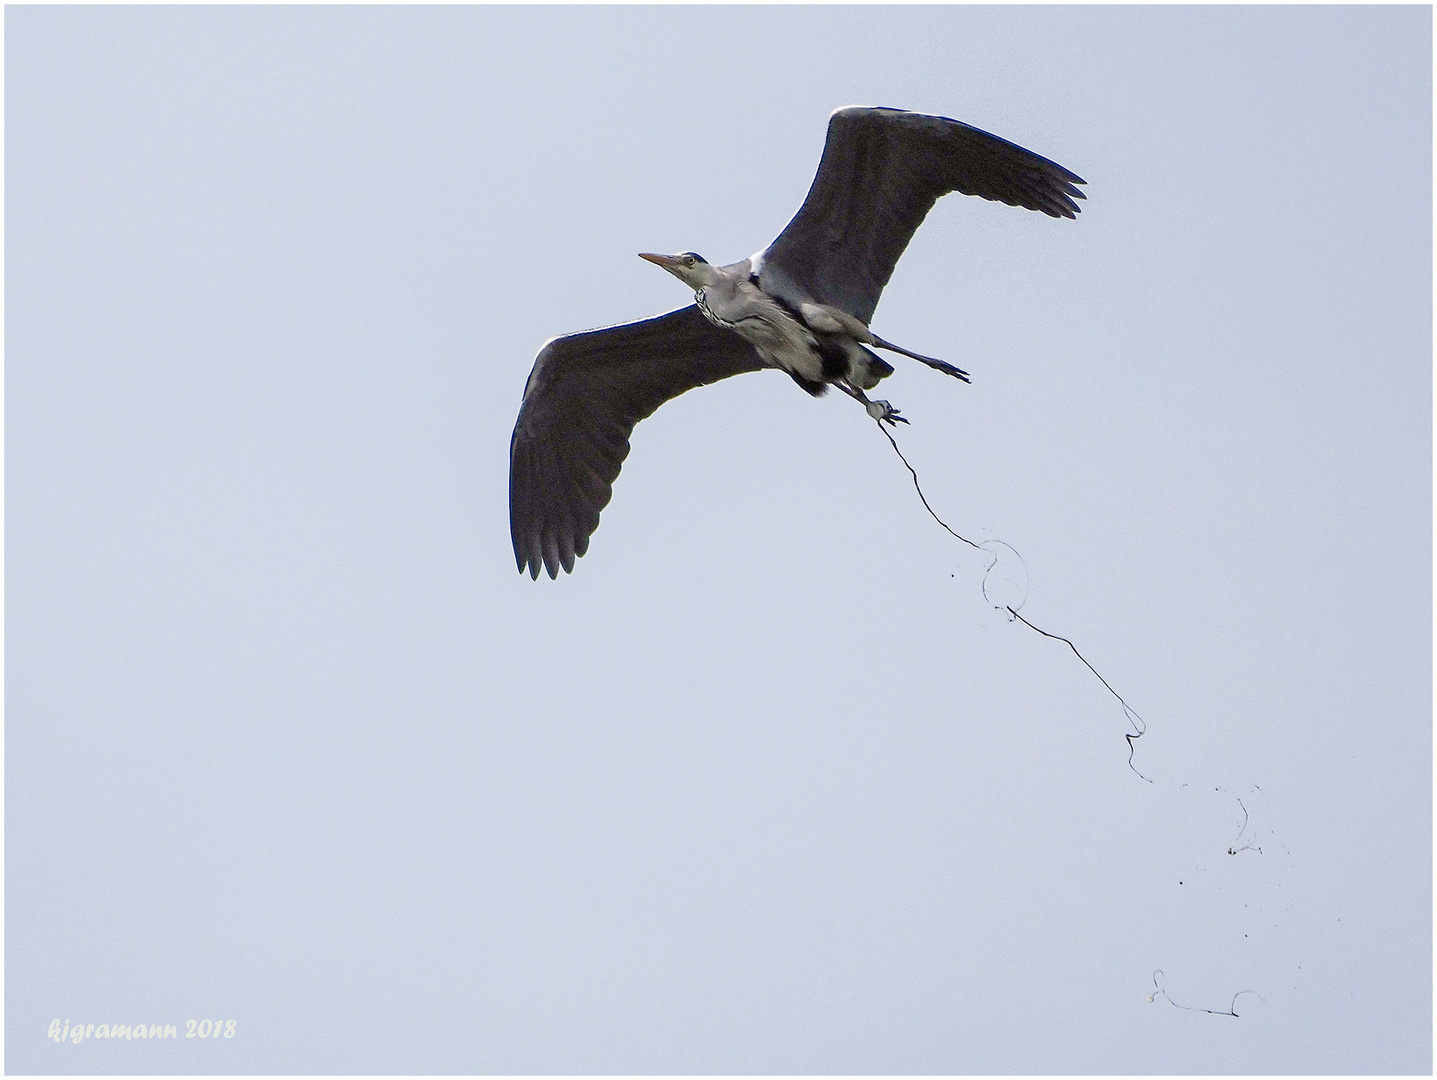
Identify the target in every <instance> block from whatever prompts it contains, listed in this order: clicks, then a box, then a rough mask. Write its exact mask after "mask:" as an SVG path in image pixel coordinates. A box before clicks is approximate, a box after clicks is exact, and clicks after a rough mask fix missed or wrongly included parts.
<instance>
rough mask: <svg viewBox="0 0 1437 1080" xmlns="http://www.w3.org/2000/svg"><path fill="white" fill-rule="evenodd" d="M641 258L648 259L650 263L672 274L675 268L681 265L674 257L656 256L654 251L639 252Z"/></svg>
mask: <svg viewBox="0 0 1437 1080" xmlns="http://www.w3.org/2000/svg"><path fill="white" fill-rule="evenodd" d="M639 258H641V259H647V260H648V261H649V262H651V263H653V264H654V265H655V266H662V267H663V268H664V269H665V270H667V271H669V272H670V273H672V272H673V270H674V267H676V266H678V264H679V261H678V259H676V258H674V257H673V256H672V255H655V254H654V253H653V252H652V251H641V252H639Z"/></svg>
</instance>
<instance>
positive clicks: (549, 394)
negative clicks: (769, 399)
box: [509, 305, 765, 578]
mask: <svg viewBox="0 0 1437 1080" xmlns="http://www.w3.org/2000/svg"><path fill="white" fill-rule="evenodd" d="M764 366H765V365H764V363H763V361H761V360H760V359H759V358H758V354H757V353H756V352H754V350H753V347H752V346H751V345H749V344H748V342H746V341H744V340H743V339H742V338H741V337H739V336H738V335H737V334H733V333H730V332H729V331H727V330H723V329H720V328H719V327H717V326H714V325H713V323H711V322H709V321H708V320H707V319H706V318H704V317H703V314H702V313H701V312H700V311H699V309H698V308H697V307H694V306H693V305H690V306H689V307H686V308H681V309H679V310H678V311H671V312H669V313H668V314H667V315H659V316H657V317H656V318H653V319H644V320H643V321H642V322H634V323H625V324H624V325H622V326H609V327H605V328H604V329H602V330H588V331H585V332H584V333H581V334H569V335H568V336H566V337H560V338H555V339H554V340H552V341H550V342H549V343H548V344H547V345H545V346H544V347H543V348H542V349H540V350H539V356H538V358H537V359H536V360H535V361H534V370H533V371H532V372H531V373H530V375H529V382H528V384H527V385H526V386H525V388H524V402H523V404H522V405H520V406H519V419H518V421H517V422H516V423H515V424H514V436H513V438H512V439H511V440H510V442H509V532H510V535H511V536H512V537H513V540H514V558H515V559H516V560H517V561H518V563H519V571H520V572H521V573H522V572H523V571H525V570H528V571H529V573H530V574H531V575H532V576H533V577H536V578H537V577H538V576H539V568H540V567H541V566H543V567H544V568H545V569H547V570H548V571H549V576H550V577H551V578H553V577H558V576H559V567H561V566H562V567H563V568H564V570H565V572H569V571H572V570H573V569H574V559H575V558H576V557H578V556H580V555H583V554H584V552H586V551H587V550H588V549H589V536H590V535H591V534H592V533H593V531H594V530H595V529H597V528H598V527H599V511H601V510H602V509H603V508H604V507H605V506H607V505H608V502H609V498H610V496H611V494H612V485H613V483H614V479H615V478H616V477H617V476H618V475H619V468H620V467H621V466H622V465H623V463H624V458H626V457H627V456H628V454H629V434H630V433H631V432H632V431H633V430H634V425H635V424H637V423H638V422H639V421H640V420H642V419H643V418H644V417H646V416H648V415H649V414H650V413H652V412H653V411H654V410H655V409H657V408H658V407H659V406H660V405H662V404H663V403H664V402H666V401H668V400H669V399H670V398H674V397H678V396H679V395H680V394H682V393H683V392H684V391H685V390H692V389H694V387H696V386H704V385H706V384H707V383H711V382H717V381H718V380H719V379H726V378H728V377H729V376H730V375H739V374H742V373H743V372H745V371H758V370H759V369H760V368H763V367H764Z"/></svg>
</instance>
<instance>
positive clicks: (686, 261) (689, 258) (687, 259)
mask: <svg viewBox="0 0 1437 1080" xmlns="http://www.w3.org/2000/svg"><path fill="white" fill-rule="evenodd" d="M693 264H694V257H693V256H692V255H688V256H685V257H684V265H685V266H692V265H693Z"/></svg>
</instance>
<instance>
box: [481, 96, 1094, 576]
mask: <svg viewBox="0 0 1437 1080" xmlns="http://www.w3.org/2000/svg"><path fill="white" fill-rule="evenodd" d="M716 182H718V181H717V179H716ZM1080 184H1086V181H1085V180H1083V178H1082V177H1080V176H1078V175H1077V174H1075V173H1072V172H1070V171H1068V170H1067V169H1065V168H1063V167H1062V166H1061V165H1058V164H1057V163H1055V162H1053V161H1050V160H1048V159H1047V158H1045V157H1040V156H1039V155H1037V154H1035V153H1033V152H1032V151H1030V150H1025V149H1024V148H1023V147H1021V146H1018V145H1016V144H1014V143H1011V142H1008V141H1007V140H1006V139H1001V138H999V137H998V136H996V135H993V134H991V133H989V132H987V131H983V130H981V129H979V128H976V127H972V126H971V125H969V124H965V123H963V122H961V121H958V120H952V119H949V118H948V117H944V116H930V115H927V114H924V113H916V112H908V111H905V110H902V109H891V108H870V107H864V106H849V107H844V108H839V109H835V110H834V111H833V113H832V114H831V115H830V116H829V119H828V133H827V137H826V139H825V142H824V147H823V155H822V157H821V158H820V160H819V164H818V172H817V173H816V174H815V175H814V178H813V183H812V185H811V186H810V187H809V190H808V195H807V197H806V198H805V199H804V201H803V204H802V205H801V206H800V207H799V209H798V212H797V213H796V214H794V216H793V219H792V220H791V221H790V222H789V223H788V225H787V226H785V227H784V230H783V231H782V232H781V233H779V234H778V236H777V238H775V239H774V240H773V242H772V243H770V244H769V245H768V246H767V247H766V248H764V249H763V250H761V251H759V252H757V253H755V254H753V255H750V256H749V257H748V258H747V259H743V260H740V261H739V262H736V263H732V264H729V265H725V266H715V265H713V264H711V263H710V262H708V260H706V259H704V258H703V257H702V256H701V255H699V254H697V253H696V252H692V251H686V252H682V253H680V254H676V255H659V254H655V253H653V252H641V253H640V256H639V257H640V258H642V259H645V260H647V261H648V262H651V263H653V264H655V265H656V266H659V267H661V268H662V269H664V270H666V271H668V272H669V273H670V274H672V275H673V276H674V277H676V278H678V279H679V280H680V281H682V282H683V283H684V284H685V285H686V286H688V287H689V288H691V289H692V290H693V294H694V302H693V303H692V304H689V305H688V306H686V307H682V308H679V309H677V310H674V311H670V312H668V313H667V314H664V315H658V316H655V317H653V318H649V319H642V320H640V321H638V322H630V323H623V324H620V325H617V326H606V327H602V328H599V329H597V330H585V331H582V332H580V333H574V334H566V335H562V336H559V337H555V338H551V339H550V340H549V341H547V342H545V343H544V345H543V347H542V348H541V349H540V350H539V354H538V356H537V357H536V358H535V360H534V367H533V369H532V370H531V371H530V373H529V378H528V380H527V381H526V383H525V385H524V394H523V398H522V401H521V403H520V406H519V416H518V419H517V420H516V421H515V424H514V434H513V436H512V438H511V439H510V442H509V531H510V537H511V539H512V540H513V543H514V558H515V560H516V562H517V563H518V566H519V572H520V573H521V574H522V573H524V572H526V571H527V572H528V573H529V575H530V577H532V578H534V579H537V578H538V576H539V571H540V569H544V570H546V571H547V572H548V574H549V577H550V578H557V577H558V576H559V570H560V568H562V569H563V570H564V572H565V573H572V572H573V569H574V561H575V559H576V558H579V557H581V556H583V555H584V554H585V553H586V552H587V551H588V548H589V538H590V537H591V536H592V535H593V533H594V530H595V529H597V528H598V526H599V514H600V512H601V511H602V510H603V509H604V508H605V507H606V506H607V505H608V503H609V500H610V498H611V497H612V494H613V483H614V481H615V479H616V478H617V477H618V475H619V470H620V468H621V467H622V465H623V462H624V459H625V458H626V457H627V456H628V453H629V437H630V435H631V434H632V433H633V430H634V427H635V425H636V424H637V423H638V422H639V421H640V420H642V419H644V418H645V417H647V416H649V415H651V414H652V413H653V412H654V410H655V409H657V408H658V407H659V406H660V405H662V404H663V403H664V402H666V401H669V400H670V399H672V398H675V397H677V396H678V395H679V394H682V393H684V392H686V391H688V390H692V389H695V388H697V387H700V386H706V385H708V384H710V383H714V382H718V381H719V380H720V379H727V378H729V377H730V376H733V375H741V374H744V373H746V372H750V371H761V370H764V369H766V368H773V369H777V370H780V371H783V372H786V373H787V374H788V375H789V376H790V377H791V378H792V379H793V381H794V382H796V383H797V384H798V385H799V386H800V387H801V388H802V389H804V390H805V391H807V392H808V393H809V394H811V395H813V396H815V397H818V396H821V395H822V394H824V393H825V392H826V391H827V390H828V388H829V387H830V386H834V387H837V388H838V389H839V390H840V391H842V392H843V393H845V394H847V395H849V396H850V397H852V398H854V399H856V400H857V401H858V402H859V403H860V404H861V405H863V407H864V408H865V409H866V410H867V412H868V415H869V416H871V417H872V418H873V419H874V420H876V421H878V422H879V423H880V425H881V424H889V425H897V424H900V423H904V424H906V423H908V420H907V419H906V418H905V417H903V416H901V415H900V414H899V411H898V410H897V409H895V408H894V407H893V406H892V405H891V404H890V403H889V402H888V401H886V400H881V399H880V400H874V399H870V398H869V397H868V394H867V392H868V391H869V390H872V389H873V388H874V387H876V386H877V385H878V383H879V382H880V381H881V380H882V379H884V378H886V377H887V376H888V375H890V374H892V372H893V366H892V365H891V364H889V363H888V362H887V361H886V360H884V359H882V358H881V357H880V356H878V355H877V353H875V352H874V351H873V350H874V349H882V350H885V351H888V352H893V353H898V354H900V355H903V356H907V357H910V358H912V359H914V360H918V361H920V362H922V363H924V364H927V365H928V366H929V367H932V368H934V369H936V370H938V371H941V372H943V373H944V374H947V375H950V376H952V377H953V378H955V379H959V380H962V381H963V382H969V381H971V380H970V376H969V374H968V372H966V371H963V370H962V369H961V368H958V367H956V366H954V365H953V364H950V363H947V362H946V361H943V360H937V359H934V358H933V357H930V356H924V355H922V354H921V353H917V352H912V351H910V350H908V349H905V348H901V347H899V346H897V345H894V344H892V343H891V342H888V341H886V340H884V339H883V338H881V337H879V336H878V335H877V334H875V333H874V332H873V331H872V330H871V329H870V328H869V323H870V322H871V321H872V319H873V313H874V310H875V308H876V307H877V305H878V299H879V297H880V295H881V294H882V292H883V288H884V286H885V285H887V284H888V280H889V278H890V277H891V276H892V274H893V269H894V267H895V266H896V265H897V263H898V259H899V257H900V256H901V255H902V254H903V250H904V249H905V248H906V247H907V246H908V242H909V240H910V239H912V237H913V234H914V232H915V231H916V230H917V229H918V226H919V225H920V224H922V222H923V219H924V218H925V217H926V216H927V214H928V211H929V210H931V209H932V207H933V205H934V203H936V202H937V200H938V199H939V198H940V197H942V196H943V195H947V194H948V193H950V192H954V191H956V192H960V193H962V194H964V195H976V196H978V197H980V198H983V199H987V200H990V201H995V202H1002V203H1006V204H1008V205H1009V206H1018V207H1023V208H1024V209H1028V210H1036V211H1039V212H1041V213H1044V214H1047V215H1048V216H1049V217H1053V218H1069V219H1072V218H1075V217H1076V216H1077V214H1078V212H1079V210H1080V207H1079V206H1078V204H1077V202H1076V201H1075V200H1079V199H1083V198H1085V196H1084V194H1083V192H1082V191H1080V190H1079V189H1078V186H1077V185H1080Z"/></svg>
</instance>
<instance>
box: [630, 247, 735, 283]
mask: <svg viewBox="0 0 1437 1080" xmlns="http://www.w3.org/2000/svg"><path fill="white" fill-rule="evenodd" d="M639 258H641V259H648V260H649V262H651V263H653V264H654V265H655V266H662V267H663V268H664V269H665V270H667V271H668V272H669V273H671V274H673V275H674V277H676V278H678V279H679V280H680V281H682V282H683V283H684V284H685V285H687V286H688V287H689V288H691V289H694V290H698V289H702V288H703V287H704V286H706V285H712V284H713V283H714V282H715V281H717V280H718V271H717V270H715V269H714V268H713V266H711V265H710V264H709V261H708V260H707V259H705V258H704V257H703V256H702V255H698V254H695V253H694V252H692V251H685V252H684V253H683V254H682V255H655V254H653V253H652V252H647V251H646V252H640V253H639Z"/></svg>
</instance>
